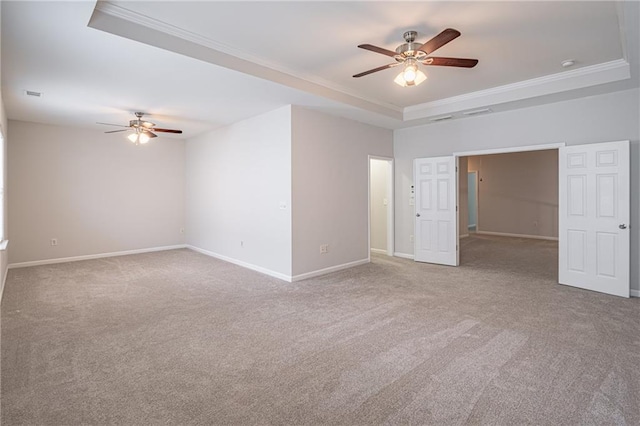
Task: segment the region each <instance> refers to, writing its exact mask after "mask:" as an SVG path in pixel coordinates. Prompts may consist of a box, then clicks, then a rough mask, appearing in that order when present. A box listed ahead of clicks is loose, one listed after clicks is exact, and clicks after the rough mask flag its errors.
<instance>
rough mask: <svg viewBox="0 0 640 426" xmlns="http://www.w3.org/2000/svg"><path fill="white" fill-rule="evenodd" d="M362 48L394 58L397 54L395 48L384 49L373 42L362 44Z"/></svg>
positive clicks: (360, 46)
mask: <svg viewBox="0 0 640 426" xmlns="http://www.w3.org/2000/svg"><path fill="white" fill-rule="evenodd" d="M358 47H359V48H360V49H365V50H370V51H371V52H375V53H381V54H383V55H387V56H391V57H392V58H393V57H394V56H396V55H397V53H396V52H394V51H393V50H387V49H383V48H382V47H378V46H374V45H372V44H360V45H358Z"/></svg>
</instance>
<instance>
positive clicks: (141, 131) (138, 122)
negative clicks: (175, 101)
mask: <svg viewBox="0 0 640 426" xmlns="http://www.w3.org/2000/svg"><path fill="white" fill-rule="evenodd" d="M135 115H136V119H135V120H129V125H128V126H122V125H120V124H111V123H96V124H104V125H106V126H118V127H126V129H121V130H109V131H107V132H105V133H117V132H126V131H128V130H133V133H132V134H130V135H129V136H127V138H128V139H129V140H130V141H131V142H133V143H134V144H136V145H140V144H145V143H147V142H149V140H150V139H151V138H156V137H158V135H156V134H155V133H153V132H163V133H177V134H181V133H182V130H175V129H160V128H158V127H156V125H155V124H154V123H152V122H150V121H145V120H143V119H142V117H143V116H144V112H136V113H135Z"/></svg>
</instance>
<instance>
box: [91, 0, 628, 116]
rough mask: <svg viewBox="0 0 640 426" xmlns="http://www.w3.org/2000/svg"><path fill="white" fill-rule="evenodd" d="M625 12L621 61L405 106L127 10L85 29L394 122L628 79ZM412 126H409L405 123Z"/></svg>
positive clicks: (101, 7)
mask: <svg viewBox="0 0 640 426" xmlns="http://www.w3.org/2000/svg"><path fill="white" fill-rule="evenodd" d="M623 15H624V11H623V9H622V8H621V7H619V8H618V16H619V22H620V31H621V42H622V43H623V53H624V54H625V56H624V59H618V60H615V61H610V62H606V63H602V64H597V65H592V66H587V67H583V68H578V69H573V70H570V71H563V72H560V73H556V74H551V75H547V76H543V77H537V78H533V79H530V80H525V81H520V82H516V83H512V84H507V85H503V86H499V87H494V88H490V89H486V90H480V91H476V92H471V93H466V94H463V95H459V96H453V97H450V98H445V99H439V100H436V101H432V102H426V103H422V104H418V105H412V106H408V107H405V108H402V107H399V106H397V105H393V104H390V103H386V102H383V101H380V100H377V99H374V98H372V97H366V96H362V95H361V94H358V93H355V92H353V91H352V90H350V89H348V88H345V87H343V86H340V85H337V84H335V83H333V82H330V81H328V80H325V79H322V78H318V77H317V76H314V75H309V74H301V73H300V72H298V71H296V70H293V69H290V68H287V67H284V66H282V65H281V64H275V63H272V62H269V61H267V60H265V59H264V58H260V57H257V56H255V55H251V54H249V53H247V52H245V51H242V50H239V49H237V48H234V47H232V46H229V45H226V44H224V43H220V42H218V41H215V40H212V39H209V38H207V37H204V36H201V35H199V34H196V33H194V32H191V31H188V30H185V29H183V28H180V27H177V26H174V25H171V24H168V23H166V22H163V21H160V20H157V19H154V18H151V17H149V16H146V15H142V14H139V13H136V12H134V11H131V10H129V9H127V8H125V7H122V6H119V5H116V4H113V3H111V2H109V1H98V2H97V4H96V7H95V9H94V13H93V15H92V17H91V20H90V22H89V26H90V27H92V28H96V29H99V30H102V31H106V32H109V33H112V34H116V35H119V36H122V37H126V38H129V39H132V40H135V41H138V42H141V43H145V44H149V45H152V46H155V47H159V48H161V49H165V50H169V51H172V52H175V53H178V54H182V55H185V56H189V57H192V58H195V59H199V60H203V61H205V62H209V63H211V64H214V65H217V66H221V67H225V68H228V69H232V70H235V71H239V72H242V73H245V74H248V75H252V76H255V77H258V78H262V79H266V80H270V81H273V82H275V83H279V84H283V85H285V86H288V87H290V88H293V89H296V90H300V91H304V92H307V93H310V94H313V95H317V96H321V97H324V98H326V99H330V100H332V101H336V102H339V103H342V104H346V105H350V106H353V107H356V108H359V109H362V110H365V111H368V112H371V113H374V114H378V115H379V116H384V117H387V118H390V119H392V120H398V122H399V123H407V124H409V122H412V121H415V120H420V119H429V118H432V117H436V116H444V115H448V114H455V113H459V112H461V111H465V110H470V109H478V108H486V107H491V106H496V105H501V104H507V103H513V102H517V101H523V100H526V99H534V98H540V97H544V96H547V95H552V94H557V93H563V92H569V91H572V90H576V89H583V88H588V87H591V86H597V85H601V84H606V83H612V82H616V81H621V80H626V79H629V78H630V77H631V71H630V65H629V62H628V60H627V58H626V54H627V46H626V44H627V43H626V42H627V41H626V40H624V38H623V36H624V24H623V19H622V18H623ZM409 125H411V124H409Z"/></svg>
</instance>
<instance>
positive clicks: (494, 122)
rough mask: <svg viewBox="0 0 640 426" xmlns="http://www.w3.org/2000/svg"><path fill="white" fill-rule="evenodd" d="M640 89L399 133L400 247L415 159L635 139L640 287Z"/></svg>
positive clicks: (400, 248) (635, 283)
mask: <svg viewBox="0 0 640 426" xmlns="http://www.w3.org/2000/svg"><path fill="white" fill-rule="evenodd" d="M639 117H640V91H639V90H638V89H633V90H626V91H622V92H615V93H609V94H605V95H599V96H592V97H588V98H582V99H577V100H572V101H566V102H558V103H554V104H548V105H542V106H536V107H531V108H524V109H519V110H514V111H508V112H503V113H493V114H488V115H484V116H477V117H472V118H465V119H461V120H453V121H446V122H440V123H434V124H431V125H427V126H420V127H413V128H408V129H402V130H397V131H395V132H394V154H395V159H396V161H395V166H396V167H395V183H396V191H395V194H396V205H395V208H396V212H395V217H396V251H397V252H400V253H406V254H412V253H413V244H412V243H411V242H410V240H409V237H410V235H412V234H413V206H410V205H409V186H410V185H411V184H412V179H413V178H412V173H413V165H412V164H413V163H412V162H413V159H414V158H421V157H433V156H439V155H450V154H452V153H454V152H464V151H472V150H482V149H492V148H504V147H513V146H527V145H539V144H548V143H559V142H564V143H566V144H567V145H579V144H588V143H597V142H609V141H617V140H630V141H631V221H632V228H631V229H630V232H631V287H632V289H635V290H639V289H640V283H639V276H640V274H639V265H640V250H639V242H640V226H639V225H640V210H639V203H640V173H639V172H640V145H639V142H638V141H639V139H640V125H639Z"/></svg>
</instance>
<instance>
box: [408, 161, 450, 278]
mask: <svg viewBox="0 0 640 426" xmlns="http://www.w3.org/2000/svg"><path fill="white" fill-rule="evenodd" d="M457 162H458V158H457V157H453V156H451V157H434V158H417V159H416V160H414V163H413V182H414V185H415V190H416V191H415V206H416V209H415V210H416V211H415V231H414V241H415V247H414V259H415V260H416V261H418V262H429V263H439V264H441V265H452V266H458V264H459V256H458V214H457V205H458V191H457V188H458V179H457Z"/></svg>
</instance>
